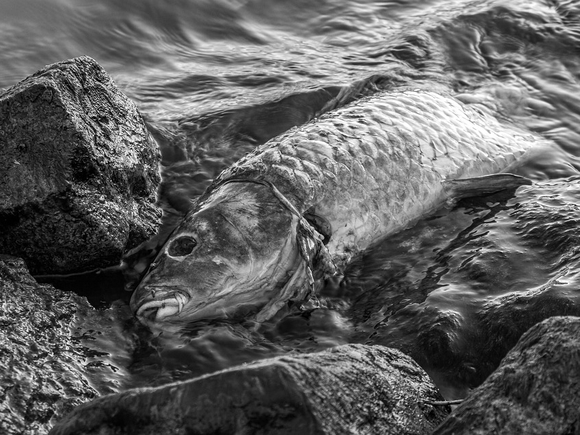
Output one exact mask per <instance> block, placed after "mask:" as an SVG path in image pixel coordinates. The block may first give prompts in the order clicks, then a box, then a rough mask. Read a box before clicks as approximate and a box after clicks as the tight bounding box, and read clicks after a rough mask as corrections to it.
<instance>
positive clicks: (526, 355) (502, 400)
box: [433, 316, 580, 435]
mask: <svg viewBox="0 0 580 435" xmlns="http://www.w3.org/2000/svg"><path fill="white" fill-rule="evenodd" d="M578 433H580V317H571V316H567V317H551V318H549V319H547V320H544V321H543V322H542V323H538V324H537V325H535V326H534V327H532V328H531V329H530V330H529V331H528V332H526V333H525V334H524V335H523V336H522V338H521V339H520V341H519V342H518V344H517V345H516V346H515V347H514V348H513V349H512V350H511V351H510V352H509V353H508V355H507V356H506V357H505V358H504V359H503V361H502V362H501V365H500V366H499V368H498V369H497V370H496V371H495V372H494V373H493V374H492V375H491V376H490V377H489V378H488V379H487V380H486V381H485V382H484V383H483V384H482V385H481V386H480V387H478V388H477V389H476V390H474V391H473V392H472V393H471V394H470V395H469V396H468V397H467V399H466V400H465V401H464V402H463V403H462V404H461V405H460V406H459V407H458V408H457V409H455V410H454V411H453V413H452V414H451V416H450V417H449V418H448V419H447V420H446V421H445V422H444V423H443V424H441V426H439V427H438V428H437V429H436V430H435V432H434V433H433V434H434V435H450V434H455V435H462V434H465V435H467V434H470V435H473V434H475V435H477V434H482V435H483V434H506V435H507V434H552V435H558V434H562V435H564V434H578Z"/></svg>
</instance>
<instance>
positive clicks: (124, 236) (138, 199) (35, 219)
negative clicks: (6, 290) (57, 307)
mask: <svg viewBox="0 0 580 435" xmlns="http://www.w3.org/2000/svg"><path fill="white" fill-rule="evenodd" d="M0 153H1V154H2V159H1V161H0V226H1V227H2V231H1V232H0V252H2V253H5V254H11V255H17V256H19V257H23V258H24V259H25V260H26V263H27V264H28V266H29V267H30V269H31V271H33V272H34V273H65V272H71V271H79V270H86V269H90V268H95V267H101V266H107V265H110V264H112V263H117V262H118V261H119V259H120V257H121V255H122V253H123V252H124V251H125V250H126V249H127V248H128V247H131V246H134V245H136V244H138V243H140V242H142V241H143V240H145V239H147V238H148V237H149V236H150V235H152V234H153V233H154V232H155V229H156V227H157V224H158V219H159V215H160V213H159V212H158V209H157V208H156V207H155V206H154V201H155V191H156V188H157V185H158V183H159V174H158V160H159V156H158V154H159V153H158V150H157V146H156V144H155V142H154V140H153V139H152V138H151V136H150V135H149V133H148V131H147V129H146V128H145V125H144V123H143V120H142V118H141V116H140V114H139V112H138V111H137V109H136V107H135V105H134V104H133V103H132V102H131V101H130V100H129V99H128V98H127V97H126V96H125V95H123V94H122V93H121V92H120V91H119V90H118V89H117V87H116V86H115V84H114V83H113V81H112V80H111V78H110V77H109V75H108V74H107V73H106V72H105V71H104V70H103V69H102V68H101V67H100V66H99V65H98V64H97V63H96V62H95V61H94V60H93V59H91V58H89V57H86V56H85V57H79V58H75V59H72V60H69V61H65V62H59V63H56V64H53V65H49V66H47V67H45V68H44V69H42V70H40V71H39V72H37V73H35V74H33V75H32V76H30V77H28V78H26V79H25V80H23V81H21V82H20V83H18V84H16V85H15V86H13V87H12V88H9V89H8V90H6V91H5V92H4V93H3V94H1V95H0Z"/></svg>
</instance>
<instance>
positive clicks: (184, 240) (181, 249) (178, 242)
mask: <svg viewBox="0 0 580 435" xmlns="http://www.w3.org/2000/svg"><path fill="white" fill-rule="evenodd" d="M196 246H197V241H196V240H195V239H194V238H193V237H190V236H181V237H178V238H177V239H175V240H172V241H171V243H170V244H169V247H168V248H167V253H168V254H169V255H171V256H172V257H183V256H185V255H188V254H191V252H192V251H193V249H194V248H195V247H196Z"/></svg>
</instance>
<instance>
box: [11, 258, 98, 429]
mask: <svg viewBox="0 0 580 435" xmlns="http://www.w3.org/2000/svg"><path fill="white" fill-rule="evenodd" d="M0 307H1V308H2V310H1V312H0V433H2V434H5V435H12V434H19V435H20V434H35V435H37V434H44V433H47V432H48V430H49V429H50V427H51V426H52V424H53V422H54V421H55V420H58V419H60V418H62V416H63V415H65V414H66V413H68V412H70V411H71V410H72V409H73V408H74V407H76V406H77V405H79V404H80V403H83V402H86V401H87V400H89V399H92V398H94V397H96V396H97V395H98V393H97V391H96V390H95V389H94V388H93V387H92V386H91V385H90V383H89V380H88V379H87V377H86V371H87V370H86V367H85V358H84V357H83V355H82V353H81V352H80V351H79V340H78V339H75V338H74V337H73V334H72V330H71V329H72V327H73V323H74V321H75V315H76V313H77V312H78V311H79V310H92V308H91V307H90V306H89V304H88V302H87V301H86V299H85V298H81V297H79V296H77V295H76V294H74V293H66V292H63V291H60V290H57V289H55V288H54V287H52V286H50V285H42V284H38V283H37V282H36V281H35V280H34V279H33V278H32V277H31V276H30V275H29V273H28V270H27V269H26V266H25V264H24V262H23V261H22V260H21V259H19V258H15V257H8V256H4V255H0Z"/></svg>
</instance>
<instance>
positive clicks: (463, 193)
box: [446, 173, 532, 201]
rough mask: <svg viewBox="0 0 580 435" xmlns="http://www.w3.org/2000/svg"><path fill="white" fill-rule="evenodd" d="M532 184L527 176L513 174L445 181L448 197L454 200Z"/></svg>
mask: <svg viewBox="0 0 580 435" xmlns="http://www.w3.org/2000/svg"><path fill="white" fill-rule="evenodd" d="M529 184H532V181H531V180H530V179H529V178H526V177H521V176H519V175H514V174H505V173H503V174H492V175H484V176H483V177H476V178H463V179H460V180H450V181H446V188H447V190H448V192H449V199H450V200H453V201H456V200H459V199H462V198H469V197H472V196H482V195H489V194H491V193H495V192H500V191H502V190H507V189H515V188H517V187H519V186H523V185H529Z"/></svg>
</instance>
